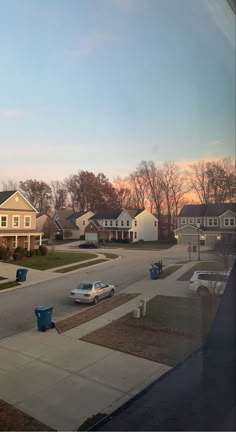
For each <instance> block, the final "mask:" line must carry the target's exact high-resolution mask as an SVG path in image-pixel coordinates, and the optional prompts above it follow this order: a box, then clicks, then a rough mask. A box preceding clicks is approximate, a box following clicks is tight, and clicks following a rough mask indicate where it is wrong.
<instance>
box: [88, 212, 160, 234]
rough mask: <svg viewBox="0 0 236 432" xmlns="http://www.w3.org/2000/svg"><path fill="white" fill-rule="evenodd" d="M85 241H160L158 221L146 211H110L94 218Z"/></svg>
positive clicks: (90, 220) (89, 224)
mask: <svg viewBox="0 0 236 432" xmlns="http://www.w3.org/2000/svg"><path fill="white" fill-rule="evenodd" d="M85 239H86V240H88V241H94V242H98V241H99V240H101V239H104V240H110V241H111V240H118V241H119V240H130V241H131V242H136V241H139V240H144V241H152V240H158V220H157V218H156V217H155V216H154V215H152V214H151V213H150V212H149V211H148V210H145V209H108V210H101V211H99V212H97V213H96V214H95V215H94V216H92V217H91V218H90V219H89V221H88V225H87V227H86V228H85Z"/></svg>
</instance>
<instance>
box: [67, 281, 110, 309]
mask: <svg viewBox="0 0 236 432" xmlns="http://www.w3.org/2000/svg"><path fill="white" fill-rule="evenodd" d="M114 294H115V285H109V284H107V283H105V282H102V281H95V282H81V283H80V284H79V285H78V286H77V288H75V289H73V290H72V291H71V292H70V298H72V299H73V300H74V301H75V302H78V303H93V304H97V303H98V301H99V300H100V299H102V298H104V297H113V295H114Z"/></svg>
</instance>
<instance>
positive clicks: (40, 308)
mask: <svg viewBox="0 0 236 432" xmlns="http://www.w3.org/2000/svg"><path fill="white" fill-rule="evenodd" d="M48 309H53V306H37V307H36V308H35V311H38V312H40V311H41V312H42V311H46V310H48Z"/></svg>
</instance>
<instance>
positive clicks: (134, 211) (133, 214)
mask: <svg viewBox="0 0 236 432" xmlns="http://www.w3.org/2000/svg"><path fill="white" fill-rule="evenodd" d="M144 210H145V209H144V208H141V209H140V208H136V209H126V211H127V212H128V213H129V215H130V216H131V217H132V218H133V219H134V218H135V217H136V216H138V215H139V214H140V213H142V212H143V211H144Z"/></svg>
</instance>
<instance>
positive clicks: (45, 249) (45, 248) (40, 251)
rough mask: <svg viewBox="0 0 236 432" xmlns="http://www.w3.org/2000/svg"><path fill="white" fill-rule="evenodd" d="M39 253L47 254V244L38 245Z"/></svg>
mask: <svg viewBox="0 0 236 432" xmlns="http://www.w3.org/2000/svg"><path fill="white" fill-rule="evenodd" d="M39 254H40V255H47V254H48V248H47V246H44V245H40V246H39Z"/></svg>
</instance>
